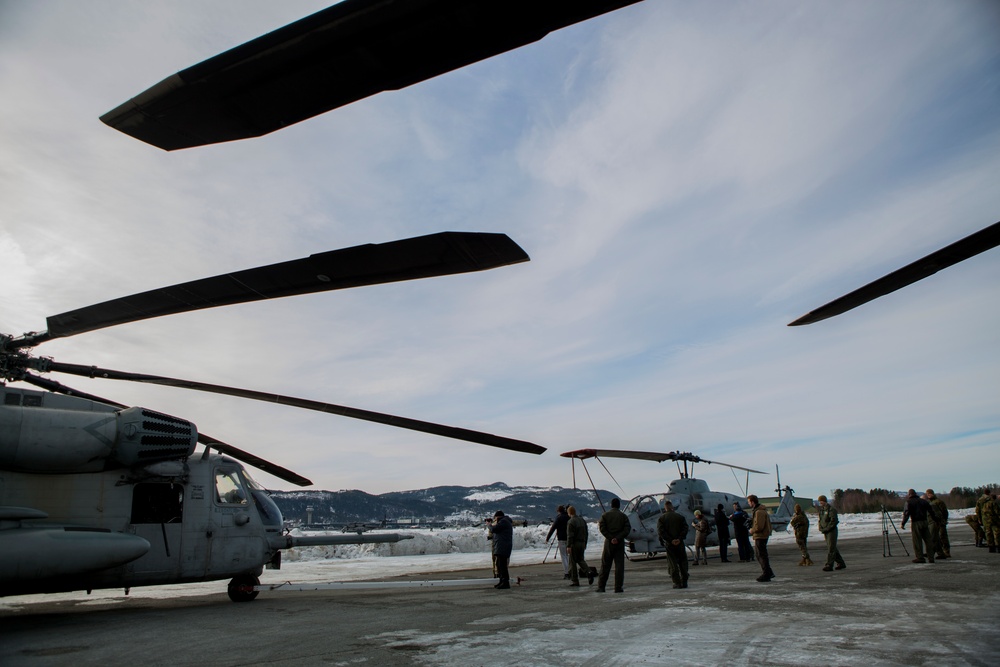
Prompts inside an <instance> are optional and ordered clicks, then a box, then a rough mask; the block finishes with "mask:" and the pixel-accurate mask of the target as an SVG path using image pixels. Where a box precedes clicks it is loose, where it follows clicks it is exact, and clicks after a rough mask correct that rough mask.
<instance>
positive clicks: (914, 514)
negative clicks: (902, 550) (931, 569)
mask: <svg viewBox="0 0 1000 667" xmlns="http://www.w3.org/2000/svg"><path fill="white" fill-rule="evenodd" d="M930 515H931V505H930V503H928V502H927V501H926V500H925V499H923V498H921V497H919V496H918V495H917V492H916V491H914V490H913V489H910V490H909V491H907V492H906V506H905V507H904V508H903V523H902V524H901V526H902V527H903V528H906V521H907V519H909V520H910V521H912V523H911V524H910V537H911V538H912V539H913V554H914V556H916V557H915V558H914V559H913V562H914V563H926V562H928V561H930V562H931V563H933V562H934V543H933V542H931V533H930V529H929V528H928V526H927V519H928V517H930ZM925 546H926V554H927V559H926V560H925V559H924V553H925V549H924V547H925Z"/></svg>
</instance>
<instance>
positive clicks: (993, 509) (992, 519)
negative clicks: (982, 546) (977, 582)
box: [976, 490, 1000, 554]
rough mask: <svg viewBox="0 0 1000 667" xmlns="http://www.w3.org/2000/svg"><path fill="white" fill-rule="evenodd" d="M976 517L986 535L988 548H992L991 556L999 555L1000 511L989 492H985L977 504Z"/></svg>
mask: <svg viewBox="0 0 1000 667" xmlns="http://www.w3.org/2000/svg"><path fill="white" fill-rule="evenodd" d="M976 516H978V517H979V525H981V526H982V527H983V533H985V534H986V546H988V547H989V548H990V553H991V554H992V553H997V550H998V549H997V543H998V542H1000V510H998V509H997V503H996V500H994V499H993V498H992V497H991V496H990V492H989V491H988V490H984V491H983V495H982V497H981V498H980V499H979V500H978V501H977V502H976Z"/></svg>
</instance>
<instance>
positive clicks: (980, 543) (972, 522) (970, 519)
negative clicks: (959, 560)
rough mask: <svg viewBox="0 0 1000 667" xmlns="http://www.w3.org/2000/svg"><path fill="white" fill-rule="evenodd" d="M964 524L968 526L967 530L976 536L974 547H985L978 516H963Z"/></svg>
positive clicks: (984, 537) (974, 514)
mask: <svg viewBox="0 0 1000 667" xmlns="http://www.w3.org/2000/svg"><path fill="white" fill-rule="evenodd" d="M965 523H967V524H969V528H971V529H972V532H973V533H975V536H976V546H977V547H984V546H986V533H984V532H983V524H982V523H980V522H979V516H977V515H976V513H975V512H973V513H972V514H967V515H966V516H965Z"/></svg>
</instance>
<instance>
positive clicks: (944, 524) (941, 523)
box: [924, 489, 951, 559]
mask: <svg viewBox="0 0 1000 667" xmlns="http://www.w3.org/2000/svg"><path fill="white" fill-rule="evenodd" d="M924 497H925V498H927V502H929V503H930V504H931V510H932V511H933V512H934V523H933V525H932V526H931V530H932V531H933V532H934V555H935V556H936V557H937V558H939V559H944V558H951V542H950V541H949V540H948V506H947V505H945V504H944V501H943V500H941V499H940V498H938V497H937V495H935V494H934V489H927V493H925V494H924Z"/></svg>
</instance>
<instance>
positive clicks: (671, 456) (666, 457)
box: [560, 449, 767, 475]
mask: <svg viewBox="0 0 1000 667" xmlns="http://www.w3.org/2000/svg"><path fill="white" fill-rule="evenodd" d="M560 456H565V457H566V458H571V459H592V458H600V457H605V458H617V459H640V460H643V461H656V462H657V463H663V462H664V461H690V462H692V463H708V464H710V465H711V464H715V465H720V466H726V467H727V468H736V469H737V470H745V471H746V472H755V473H758V474H761V475H766V474H767V473H765V472H763V471H761V470H753V469H751V468H744V467H743V466H734V465H733V464H731V463H722V462H721V461H709V460H708V459H703V458H701V457H700V456H695V455H694V454H692V453H690V452H665V453H664V452H640V451H635V450H628V449H575V450H573V451H571V452H563V453H562V454H560Z"/></svg>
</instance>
